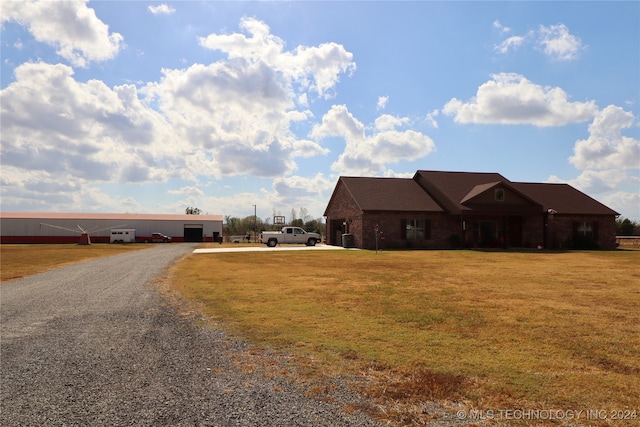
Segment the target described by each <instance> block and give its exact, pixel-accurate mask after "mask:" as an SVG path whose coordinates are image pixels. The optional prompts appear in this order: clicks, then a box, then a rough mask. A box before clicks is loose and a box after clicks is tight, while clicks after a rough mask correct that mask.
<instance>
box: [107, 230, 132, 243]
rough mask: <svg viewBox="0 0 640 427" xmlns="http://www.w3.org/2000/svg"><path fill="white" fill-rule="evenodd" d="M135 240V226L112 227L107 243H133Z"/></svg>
mask: <svg viewBox="0 0 640 427" xmlns="http://www.w3.org/2000/svg"><path fill="white" fill-rule="evenodd" d="M135 241H136V229H135V228H113V229H111V233H110V234H109V243H133V242H135Z"/></svg>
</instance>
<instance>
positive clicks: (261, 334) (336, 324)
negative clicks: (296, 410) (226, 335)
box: [172, 250, 640, 425]
mask: <svg viewBox="0 0 640 427" xmlns="http://www.w3.org/2000/svg"><path fill="white" fill-rule="evenodd" d="M639 266H640V251H632V250H621V251H607V252H604V251H603V252H559V253H549V252H521V253H518V252H479V251H398V252H394V251H389V252H381V253H379V254H376V253H375V252H370V251H317V252H316V251H314V252H288V253H284V252H279V253H278V252H273V253H230V254H198V255H190V256H188V257H186V258H185V259H183V261H182V262H180V263H179V264H178V265H177V266H176V268H175V269H174V271H173V274H172V277H173V279H172V280H173V289H174V290H175V291H177V292H178V293H179V294H180V295H182V296H183V297H185V298H187V299H189V300H192V301H195V302H197V304H198V306H199V308H200V310H202V311H203V312H204V313H205V314H206V315H207V316H208V317H209V318H210V319H212V320H222V321H223V322H224V325H225V328H230V329H231V330H232V331H234V332H235V333H237V334H240V335H241V336H243V337H246V338H249V339H250V340H252V341H253V342H255V343H257V344H258V345H261V346H264V347H266V348H270V349H275V350H278V351H286V352H287V353H290V354H293V355H296V356H298V359H297V360H299V361H302V360H306V361H307V362H306V363H304V367H303V368H304V370H306V372H307V373H308V374H309V375H314V376H316V377H331V376H333V375H347V376H353V375H355V376H359V377H362V378H365V379H366V380H367V381H366V382H365V383H366V384H367V386H366V387H364V386H362V387H363V388H361V389H360V390H359V392H361V393H363V394H366V395H368V396H371V397H372V398H373V399H374V400H375V401H376V403H377V405H376V406H375V407H372V408H370V409H371V410H372V411H373V412H376V414H377V415H378V416H383V417H384V418H387V419H390V420H392V421H394V422H396V423H400V424H411V423H417V422H421V421H424V418H425V417H427V416H431V415H425V414H423V413H422V412H421V410H420V403H421V402H424V401H429V400H436V401H438V402H440V403H442V404H444V405H445V406H448V407H450V408H454V407H456V405H460V404H461V403H462V404H463V405H465V407H466V408H474V409H493V410H496V409H502V408H508V409H513V408H516V409H517V408H525V409H566V410H589V409H604V410H623V411H624V410H628V411H633V410H635V411H637V412H640V267H639ZM309 361H311V362H309ZM458 407H459V406H458ZM638 416H640V414H638ZM583 421H584V420H583ZM598 422H601V423H602V424H603V425H608V424H607V423H608V422H610V420H606V421H603V420H600V421H596V422H590V423H589V424H591V425H597V424H598ZM632 422H634V421H630V422H629V423H625V422H622V423H621V424H616V425H629V424H631V423H632Z"/></svg>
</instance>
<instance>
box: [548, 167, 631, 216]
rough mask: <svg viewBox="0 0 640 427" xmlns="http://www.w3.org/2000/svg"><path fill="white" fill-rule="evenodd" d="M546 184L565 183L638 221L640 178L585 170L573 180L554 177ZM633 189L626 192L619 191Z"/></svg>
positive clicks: (603, 171) (626, 174) (612, 170)
mask: <svg viewBox="0 0 640 427" xmlns="http://www.w3.org/2000/svg"><path fill="white" fill-rule="evenodd" d="M547 182H555V183H566V184H569V185H571V186H572V187H575V188H577V189H578V190H580V191H582V192H583V193H585V194H588V195H589V196H590V197H594V198H596V200H598V201H599V202H601V203H604V204H605V205H607V206H609V207H610V208H611V209H613V210H615V211H617V212H619V213H621V214H622V215H623V216H624V217H626V218H631V219H634V220H636V219H637V220H640V178H638V177H637V176H634V175H630V174H628V173H625V172H624V171H620V170H618V169H608V170H597V171H596V170H585V171H582V173H580V175H578V177H577V178H574V179H568V180H565V179H561V178H559V177H557V176H555V175H552V176H550V177H549V179H548V180H547ZM626 187H631V189H633V188H635V189H636V191H632V192H628V191H624V190H621V189H624V188H626Z"/></svg>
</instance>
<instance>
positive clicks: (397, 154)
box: [311, 105, 435, 175]
mask: <svg viewBox="0 0 640 427" xmlns="http://www.w3.org/2000/svg"><path fill="white" fill-rule="evenodd" d="M405 123H408V119H406V118H397V117H393V116H389V115H383V116H381V117H379V118H378V119H377V120H376V129H375V132H374V133H373V135H366V133H365V127H364V125H363V124H362V123H361V122H359V121H358V120H357V119H356V118H355V117H354V116H353V115H352V114H351V113H350V112H349V111H348V109H347V107H346V106H344V105H334V106H333V107H332V108H331V110H329V111H328V112H327V113H326V114H325V115H324V117H323V118H322V123H321V124H319V125H316V126H314V127H313V129H312V131H311V137H312V138H316V139H322V138H326V137H341V138H344V139H345V141H346V147H345V150H344V152H343V153H342V154H341V155H340V157H339V159H338V160H337V161H336V162H335V163H334V164H333V165H332V166H331V168H332V169H333V170H334V171H336V172H338V173H340V174H342V175H349V174H354V175H367V174H374V175H375V174H379V173H382V172H384V170H385V165H386V164H388V163H395V162H398V161H400V160H415V159H419V158H421V157H424V156H426V155H428V154H429V153H431V151H433V149H434V148H435V144H434V143H433V141H432V140H431V138H429V137H428V136H427V135H424V134H422V133H420V132H416V131H413V130H405V131H399V130H396V129H395V127H396V126H399V125H401V124H405Z"/></svg>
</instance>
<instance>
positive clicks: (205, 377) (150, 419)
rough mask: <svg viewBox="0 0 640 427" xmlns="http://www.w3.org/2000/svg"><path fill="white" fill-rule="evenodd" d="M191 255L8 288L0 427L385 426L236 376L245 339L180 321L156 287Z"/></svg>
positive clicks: (181, 249) (269, 381) (57, 275)
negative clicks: (235, 358)
mask: <svg viewBox="0 0 640 427" xmlns="http://www.w3.org/2000/svg"><path fill="white" fill-rule="evenodd" d="M193 248H194V247H193V245H191V244H170V245H157V246H155V247H153V248H151V249H147V250H142V251H134V252H130V253H126V254H121V255H115V256H111V257H107V258H101V259H96V260H92V261H87V262H83V263H79V264H75V265H71V266H68V267H65V268H60V269H57V270H53V271H49V272H46V273H43V274H38V275H35V276H31V277H28V278H25V279H21V280H15V281H10V282H7V283H4V284H2V285H1V286H0V304H1V305H0V326H1V328H0V339H1V340H0V351H1V354H0V368H1V371H0V372H1V373H0V375H1V378H0V383H1V386H0V403H1V408H0V425H2V426H18V425H30V426H33V425H38V426H45V425H56V426H59V425H68V426H71V425H91V426H96V425H105V426H106V425H109V426H119V425H135V426H144V425H153V426H164V425H167V426H169V425H170V426H187V425H188V426H323V425H324V426H334V425H335V426H373V425H377V424H376V423H375V422H374V421H372V420H371V419H370V418H369V417H367V416H366V415H365V414H363V413H361V412H354V413H351V414H347V413H346V412H344V410H343V408H344V403H345V402H343V403H331V402H324V401H320V400H317V399H314V398H312V397H306V396H305V394H304V391H303V390H301V389H300V388H298V386H296V385H295V384H293V383H291V381H288V380H287V379H286V378H285V377H284V376H282V375H271V376H269V375H264V373H260V372H259V371H255V372H250V371H247V370H245V369H240V368H239V367H238V365H237V364H234V362H233V355H234V354H238V353H240V352H243V351H246V350H247V348H248V346H247V344H244V343H242V342H238V341H234V340H233V339H231V338H229V337H228V336H227V335H226V334H225V333H224V331H222V330H211V329H206V328H201V327H198V326H196V325H195V322H194V321H193V320H191V319H189V318H185V317H181V316H178V315H176V314H174V310H173V308H172V307H171V306H170V305H169V304H167V303H166V301H165V300H164V299H163V297H162V296H161V295H160V294H159V292H158V291H157V290H156V288H154V287H153V286H150V282H151V281H152V280H153V279H154V278H156V277H157V276H158V275H159V274H161V273H162V272H163V271H164V269H165V268H166V267H167V266H169V265H170V264H171V262H173V261H174V260H176V259H177V258H178V257H180V256H181V255H184V254H187V253H189V252H191V251H192V250H193ZM37 256H38V255H37V251H36V250H34V253H33V257H34V259H36V260H37Z"/></svg>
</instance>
